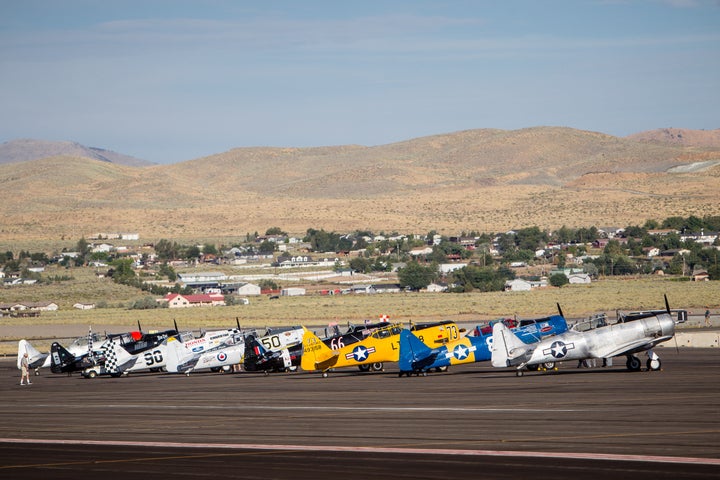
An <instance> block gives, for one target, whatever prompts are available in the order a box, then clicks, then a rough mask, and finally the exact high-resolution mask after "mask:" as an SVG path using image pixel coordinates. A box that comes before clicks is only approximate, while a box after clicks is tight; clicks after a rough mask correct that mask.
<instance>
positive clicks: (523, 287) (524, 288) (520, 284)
mask: <svg viewBox="0 0 720 480" xmlns="http://www.w3.org/2000/svg"><path fill="white" fill-rule="evenodd" d="M530 290H532V283H530V282H529V281H528V280H523V279H522V278H516V279H514V280H508V281H507V282H505V291H506V292H529V291H530Z"/></svg>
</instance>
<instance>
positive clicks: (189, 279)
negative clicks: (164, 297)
mask: <svg viewBox="0 0 720 480" xmlns="http://www.w3.org/2000/svg"><path fill="white" fill-rule="evenodd" d="M177 277H178V281H180V282H182V283H185V284H188V283H212V282H222V281H223V280H227V275H225V274H224V273H222V272H196V273H178V276H177Z"/></svg>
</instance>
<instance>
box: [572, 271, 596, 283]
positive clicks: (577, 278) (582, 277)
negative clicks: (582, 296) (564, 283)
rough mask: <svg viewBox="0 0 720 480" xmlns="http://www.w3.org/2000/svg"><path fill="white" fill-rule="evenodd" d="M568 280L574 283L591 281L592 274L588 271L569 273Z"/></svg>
mask: <svg viewBox="0 0 720 480" xmlns="http://www.w3.org/2000/svg"><path fill="white" fill-rule="evenodd" d="M568 282H569V283H573V284H582V283H590V282H591V280H590V275H588V274H587V273H572V274H570V275H568Z"/></svg>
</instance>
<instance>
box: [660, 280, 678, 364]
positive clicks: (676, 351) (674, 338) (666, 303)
mask: <svg viewBox="0 0 720 480" xmlns="http://www.w3.org/2000/svg"><path fill="white" fill-rule="evenodd" d="M663 296H664V297H665V311H666V312H667V314H668V315H670V318H672V313H671V312H670V302H668V299H667V293H666V294H664V295H663ZM673 340H674V341H675V353H677V354H680V347H679V346H678V343H677V335H676V334H675V333H673Z"/></svg>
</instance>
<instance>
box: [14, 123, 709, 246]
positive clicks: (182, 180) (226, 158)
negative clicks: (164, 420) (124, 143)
mask: <svg viewBox="0 0 720 480" xmlns="http://www.w3.org/2000/svg"><path fill="white" fill-rule="evenodd" d="M0 186H1V188H2V192H3V202H2V204H1V205H0V214H2V218H3V220H2V222H0V248H2V246H4V245H12V244H14V243H17V242H23V241H36V240H49V241H59V240H62V239H65V240H73V241H74V240H77V239H78V238H79V237H80V236H82V235H87V234H90V233H93V232H137V233H139V234H140V237H141V239H143V240H146V241H152V240H156V239H159V238H174V239H179V240H191V241H192V240H198V241H201V240H217V241H223V242H227V241H232V239H233V238H239V237H244V236H245V234H246V233H247V232H255V231H258V232H264V231H265V230H266V229H267V228H269V227H273V226H278V227H281V228H282V229H284V230H286V231H288V232H291V233H295V234H302V233H304V232H305V231H306V230H307V229H308V228H324V229H326V230H332V231H352V230H355V229H370V230H372V231H375V232H380V231H385V232H392V231H399V232H404V233H412V232H418V233H426V232H428V231H430V230H437V231H439V232H442V233H446V234H456V233H459V232H460V231H463V230H479V231H501V230H505V229H509V228H514V227H523V226H531V225H538V226H541V227H544V228H554V227H559V226H561V225H563V224H564V225H568V226H589V225H597V226H608V225H616V226H624V225H628V224H633V223H639V222H644V221H645V220H646V219H648V218H656V219H663V218H665V217H668V216H672V215H683V216H688V215H691V214H694V215H698V216H705V215H719V214H720V202H718V201H717V192H718V191H720V147H713V146H707V145H704V144H702V145H698V146H696V145H679V144H669V145H668V144H664V143H658V142H648V141H637V140H634V139H631V138H619V137H613V136H610V135H605V134H601V133H596V132H587V131H580V130H574V129H570V128H557V127H538V128H528V129H523V130H515V131H505V130H468V131H462V132H456V133H451V134H445V135H436V136H430V137H423V138H418V139H413V140H408V141H405V142H399V143H394V144H389V145H382V146H376V147H363V146H353V145H348V146H336V147H317V148H270V147H267V148H264V147H258V148H238V149H233V150H230V151H228V152H224V153H221V154H217V155H213V156H209V157H205V158H200V159H197V160H192V161H187V162H182V163H177V164H172V165H154V166H149V167H144V168H137V167H130V166H125V165H119V164H115V163H109V162H103V161H99V160H96V159H90V158H84V157H82V158H81V157H78V156H55V157H51V158H44V159H41V160H34V161H25V162H16V163H9V164H4V165H0Z"/></svg>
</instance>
